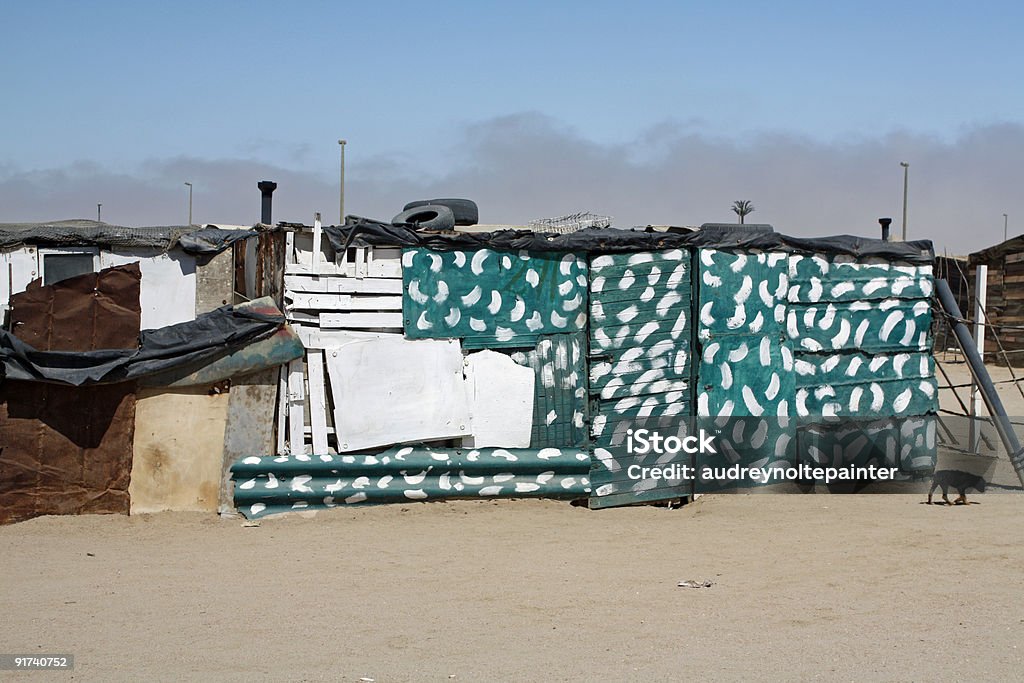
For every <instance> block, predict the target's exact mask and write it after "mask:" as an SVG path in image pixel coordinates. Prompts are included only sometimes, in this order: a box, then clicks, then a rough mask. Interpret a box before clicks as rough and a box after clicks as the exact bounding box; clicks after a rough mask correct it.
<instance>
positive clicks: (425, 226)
mask: <svg viewBox="0 0 1024 683" xmlns="http://www.w3.org/2000/svg"><path fill="white" fill-rule="evenodd" d="M391 223H392V224H394V225H399V224H407V225H411V226H413V229H415V230H452V229H454V228H455V214H454V213H452V210H451V209H450V208H448V207H447V206H445V205H443V204H424V205H422V206H415V207H413V208H411V209H408V210H406V211H403V212H402V213H400V214H398V215H397V216H395V217H394V218H392V219H391Z"/></svg>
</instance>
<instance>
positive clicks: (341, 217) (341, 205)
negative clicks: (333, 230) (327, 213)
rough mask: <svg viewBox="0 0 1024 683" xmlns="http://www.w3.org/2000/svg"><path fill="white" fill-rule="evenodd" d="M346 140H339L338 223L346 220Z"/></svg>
mask: <svg viewBox="0 0 1024 683" xmlns="http://www.w3.org/2000/svg"><path fill="white" fill-rule="evenodd" d="M345 142H346V141H345V140H338V145H339V146H340V147H341V182H340V185H339V188H338V225H341V224H342V223H344V222H345Z"/></svg>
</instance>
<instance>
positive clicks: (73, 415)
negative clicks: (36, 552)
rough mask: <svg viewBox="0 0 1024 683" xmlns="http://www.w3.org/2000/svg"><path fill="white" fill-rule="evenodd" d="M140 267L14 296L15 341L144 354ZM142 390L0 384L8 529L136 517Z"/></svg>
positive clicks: (0, 489) (3, 517) (0, 480)
mask: <svg viewBox="0 0 1024 683" xmlns="http://www.w3.org/2000/svg"><path fill="white" fill-rule="evenodd" d="M140 281H141V275H140V270H139V266H138V264H129V265H125V266H117V267H114V268H109V269H107V270H103V271H100V272H99V273H89V274H87V275H81V276H79V277H75V278H70V279H68V280H64V281H62V282H58V283H56V284H54V285H50V286H48V287H42V286H40V285H39V283H38V281H37V282H35V283H33V284H32V285H30V289H29V290H27V291H25V292H23V293H21V294H16V295H15V296H13V297H11V306H12V311H13V313H12V322H13V324H14V325H13V330H14V334H15V335H16V336H17V337H19V338H20V339H22V340H23V341H26V342H28V343H31V344H32V345H33V346H35V347H36V348H37V349H39V350H41V351H51V350H60V351H92V350H96V349H102V348H108V349H118V348H121V349H123V348H134V347H135V346H137V345H138V336H139V326H140V321H141V307H140V305H139V285H140ZM134 431H135V387H134V384H132V383H123V384H116V385H110V386H98V387H65V386H56V385H50V384H39V383H32V382H15V381H5V382H3V383H2V384H0V523H10V522H16V521H19V520H23V519H29V518H31V517H36V516H38V515H47V514H82V513H122V514H127V513H128V511H129V497H128V482H129V478H130V476H131V465H132V438H133V436H134Z"/></svg>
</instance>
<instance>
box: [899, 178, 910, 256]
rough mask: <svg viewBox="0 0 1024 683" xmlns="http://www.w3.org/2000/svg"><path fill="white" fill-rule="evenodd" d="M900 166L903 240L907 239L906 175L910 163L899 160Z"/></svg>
mask: <svg viewBox="0 0 1024 683" xmlns="http://www.w3.org/2000/svg"><path fill="white" fill-rule="evenodd" d="M900 166H902V167H903V241H904V242H906V241H907V175H908V174H909V171H910V164H908V163H907V162H905V161H901V162H900Z"/></svg>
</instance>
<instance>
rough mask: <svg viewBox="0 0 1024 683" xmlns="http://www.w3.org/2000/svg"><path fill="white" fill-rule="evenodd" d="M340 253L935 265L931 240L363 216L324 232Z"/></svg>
mask: <svg viewBox="0 0 1024 683" xmlns="http://www.w3.org/2000/svg"><path fill="white" fill-rule="evenodd" d="M324 232H325V233H326V234H327V238H328V240H330V242H331V246H332V247H333V248H334V249H335V251H341V250H343V249H346V248H348V247H350V246H399V247H426V248H429V249H435V250H439V251H452V250H473V249H496V250H500V251H517V250H520V249H526V250H529V251H565V252H574V253H621V252H631V251H652V250H658V249H673V248H694V247H704V248H717V249H762V250H766V251H768V250H771V251H790V252H798V253H808V254H812V253H825V254H848V255H850V256H854V257H857V258H865V257H871V256H877V257H880V258H884V259H886V260H890V261H905V262H908V263H922V264H924V263H931V262H932V261H933V260H934V259H935V253H934V250H933V248H932V243H931V241H930V240H918V241H914V242H886V241H883V240H879V239H870V238H865V237H856V236H853V235H835V236H830V237H790V236H788V235H783V234H781V233H777V232H765V231H747V230H744V229H742V228H737V229H735V230H728V229H716V230H707V231H705V230H696V231H694V232H686V233H674V232H640V231H635V230H619V229H616V228H601V229H594V228H589V229H585V230H579V231H577V232H572V233H568V234H561V233H558V234H556V233H538V232H533V231H531V230H500V231H497V232H480V233H469V232H444V233H431V232H418V231H416V230H413V229H412V228H411V227H409V226H404V225H392V224H389V223H383V222H380V221H375V220H372V219H369V218H361V217H359V216H348V217H346V219H345V225H343V226H327V227H325V228H324Z"/></svg>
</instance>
